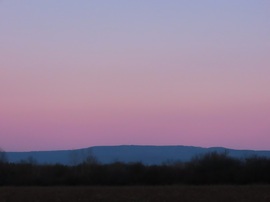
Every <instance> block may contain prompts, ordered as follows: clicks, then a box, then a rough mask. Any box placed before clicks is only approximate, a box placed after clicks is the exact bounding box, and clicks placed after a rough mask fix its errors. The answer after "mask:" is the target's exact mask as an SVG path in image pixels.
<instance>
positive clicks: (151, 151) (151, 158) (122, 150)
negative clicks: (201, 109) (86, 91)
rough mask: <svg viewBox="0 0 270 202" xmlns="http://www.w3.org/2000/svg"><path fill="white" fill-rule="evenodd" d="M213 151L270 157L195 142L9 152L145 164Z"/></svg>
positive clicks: (18, 156)
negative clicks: (175, 144) (173, 144)
mask: <svg viewBox="0 0 270 202" xmlns="http://www.w3.org/2000/svg"><path fill="white" fill-rule="evenodd" d="M210 152H218V153H222V152H227V154H228V155H229V156H231V157H236V158H247V157H252V156H259V157H270V151H254V150H234V149H227V148H223V147H211V148H202V147H193V146H138V145H122V146H95V147H89V148H84V149H77V150H61V151H32V152H7V153H6V154H7V158H8V160H9V162H20V161H35V162H37V163H40V164H65V165H71V164H76V163H80V162H82V161H83V160H84V159H85V158H86V157H87V156H89V154H91V155H93V156H95V157H96V158H97V159H98V161H99V162H100V163H103V164H108V163H112V162H115V161H119V162H124V163H131V162H141V163H143V164H145V165H160V164H162V163H170V162H176V161H181V162H187V161H190V160H191V159H192V158H193V157H195V156H198V155H204V154H206V153H210Z"/></svg>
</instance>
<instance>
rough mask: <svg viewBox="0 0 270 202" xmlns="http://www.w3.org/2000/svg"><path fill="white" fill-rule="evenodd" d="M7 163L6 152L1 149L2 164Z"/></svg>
mask: <svg viewBox="0 0 270 202" xmlns="http://www.w3.org/2000/svg"><path fill="white" fill-rule="evenodd" d="M7 162H8V158H7V154H6V152H5V151H4V150H2V149H1V148H0V163H7Z"/></svg>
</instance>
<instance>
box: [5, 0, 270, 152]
mask: <svg viewBox="0 0 270 202" xmlns="http://www.w3.org/2000/svg"><path fill="white" fill-rule="evenodd" d="M105 2H106V3H105ZM237 2H238V3H233V2H232V1H229V2H228V1H225V0H224V1H223V0H221V1H220V2H219V3H217V2H215V1H210V0H207V1H205V2H204V3H199V2H198V3H196V4H195V3H188V2H186V3H183V2H182V3H180V2H179V1H171V3H168V2H166V1H162V0H157V1H155V2H154V1H147V2H145V1H138V2H136V3H135V2H133V3H130V2H129V3H127V2H125V1H122V0H117V1H116V2H115V3H111V1H109V0H108V1H104V2H103V3H101V2H100V1H95V0H94V1H91V2H90V1H89V2H86V1H83V0H79V1H69V0H67V1H66V3H65V4H63V3H61V1H58V0H57V1H46V2H37V1H34V0H31V1H29V2H28V3H25V2H22V1H19V0H14V1H1V2H0V26H1V34H0V44H1V48H0V147H1V148H3V149H5V150H7V151H29V150H57V149H74V148H82V147H89V146H95V145H123V144H139V145H193V146H202V147H211V146H224V147H229V148H236V149H259V150H270V146H269V143H270V127H269V125H270V89H269V86H270V59H269V58H270V55H269V53H270V37H269V36H270V23H269V18H270V14H269V13H270V12H269V8H270V7H269V6H270V5H269V3H268V2H267V1H260V2H259V3H258V2H253V1H244V0H239V1H237Z"/></svg>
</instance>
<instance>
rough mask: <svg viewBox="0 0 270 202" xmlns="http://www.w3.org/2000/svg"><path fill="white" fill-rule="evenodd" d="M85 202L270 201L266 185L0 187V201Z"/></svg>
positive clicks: (268, 186)
mask: <svg viewBox="0 0 270 202" xmlns="http://www.w3.org/2000/svg"><path fill="white" fill-rule="evenodd" d="M61 201H63V202H71V201H72V202H73V201H78V202H86V201H87V202H88V201H140V202H144V201H155V202H159V201H180V202H182V201H195V202H200V201H202V202H204V201H205V202H211V201H215V202H216V201H219V202H223V201H224V202H225V201H226V202H227V201H228V202H233V201H237V202H241V201H243V202H249V201H250V202H251V201H252V202H254V201H255V202H260V201H270V185H247V186H229V185H224V186H184V185H183V186H156V187H153V186H134V187H132V186H131V187H1V188H0V202H61Z"/></svg>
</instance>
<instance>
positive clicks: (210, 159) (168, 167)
mask: <svg viewBox="0 0 270 202" xmlns="http://www.w3.org/2000/svg"><path fill="white" fill-rule="evenodd" d="M255 183H257V184H266V183H270V159H268V158H263V157H250V158H246V159H242V160H240V159H236V158H232V157H230V156H228V155H227V153H217V152H213V153H209V154H206V155H203V156H197V157H195V158H193V159H192V160H191V161H190V162H187V163H181V162H175V163H167V164H163V165H148V166H147V165H143V164H142V163H130V164H126V163H121V162H115V163H112V164H99V163H98V161H96V160H95V161H93V160H90V161H89V160H88V161H85V162H83V163H81V164H79V165H74V166H65V165H58V164H57V165H38V164H36V163H35V162H33V161H24V162H21V163H18V164H15V163H8V162H7V161H0V185H1V186H32V185H38V186H52V185H172V184H255Z"/></svg>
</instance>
